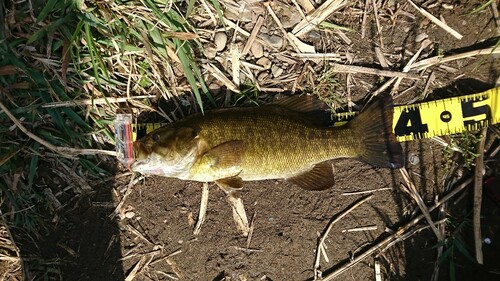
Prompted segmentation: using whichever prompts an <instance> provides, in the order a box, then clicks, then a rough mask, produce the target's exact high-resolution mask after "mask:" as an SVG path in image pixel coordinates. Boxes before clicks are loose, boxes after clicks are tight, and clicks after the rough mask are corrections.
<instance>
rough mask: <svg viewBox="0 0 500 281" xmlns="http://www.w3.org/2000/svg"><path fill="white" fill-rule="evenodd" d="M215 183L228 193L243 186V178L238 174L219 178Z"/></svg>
mask: <svg viewBox="0 0 500 281" xmlns="http://www.w3.org/2000/svg"><path fill="white" fill-rule="evenodd" d="M215 183H216V184H217V185H218V186H219V187H220V188H221V189H222V190H224V192H226V193H228V194H229V193H232V192H234V191H237V190H240V189H241V188H243V180H242V179H241V178H240V177H238V176H236V177H230V178H224V179H218V180H216V181H215Z"/></svg>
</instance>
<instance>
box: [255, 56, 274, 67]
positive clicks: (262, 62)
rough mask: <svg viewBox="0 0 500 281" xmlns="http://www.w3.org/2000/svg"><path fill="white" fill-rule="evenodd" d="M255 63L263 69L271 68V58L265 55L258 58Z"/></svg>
mask: <svg viewBox="0 0 500 281" xmlns="http://www.w3.org/2000/svg"><path fill="white" fill-rule="evenodd" d="M255 63H256V64H258V65H260V66H262V67H263V68H265V69H269V68H271V60H270V59H268V58H266V57H262V58H260V59H258V60H257V61H256V62H255Z"/></svg>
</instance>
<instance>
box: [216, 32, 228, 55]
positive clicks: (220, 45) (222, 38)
mask: <svg viewBox="0 0 500 281" xmlns="http://www.w3.org/2000/svg"><path fill="white" fill-rule="evenodd" d="M214 43H215V46H217V52H220V51H222V50H224V48H226V44H227V35H226V33H224V32H217V33H215V37H214Z"/></svg>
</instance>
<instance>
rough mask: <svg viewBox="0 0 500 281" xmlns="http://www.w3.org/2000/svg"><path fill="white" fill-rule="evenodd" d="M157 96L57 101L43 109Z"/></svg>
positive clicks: (44, 105)
mask: <svg viewBox="0 0 500 281" xmlns="http://www.w3.org/2000/svg"><path fill="white" fill-rule="evenodd" d="M153 98H156V95H143V96H133V97H127V98H111V97H110V98H98V99H85V100H71V101H57V102H49V103H46V104H43V105H42V106H41V107H42V108H58V107H74V106H83V105H94V104H107V103H122V102H128V101H130V100H140V99H153Z"/></svg>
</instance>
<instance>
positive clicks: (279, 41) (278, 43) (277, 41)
mask: <svg viewBox="0 0 500 281" xmlns="http://www.w3.org/2000/svg"><path fill="white" fill-rule="evenodd" d="M260 37H261V38H262V40H264V41H266V42H267V43H268V44H269V45H271V46H273V47H274V48H276V49H281V47H283V38H281V37H280V36H278V35H268V34H262V35H261V36H260Z"/></svg>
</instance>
